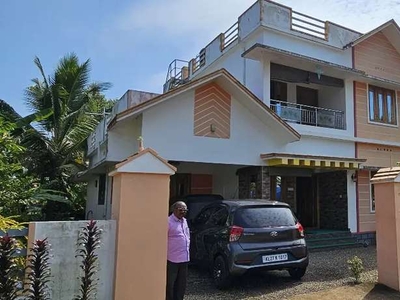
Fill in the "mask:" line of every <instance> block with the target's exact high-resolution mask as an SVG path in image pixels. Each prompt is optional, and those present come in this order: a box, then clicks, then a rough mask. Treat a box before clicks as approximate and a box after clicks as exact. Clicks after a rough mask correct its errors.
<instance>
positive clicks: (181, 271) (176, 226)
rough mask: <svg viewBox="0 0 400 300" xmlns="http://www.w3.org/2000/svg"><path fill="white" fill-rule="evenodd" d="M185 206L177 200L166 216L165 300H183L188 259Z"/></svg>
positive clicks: (188, 237) (188, 235)
mask: <svg viewBox="0 0 400 300" xmlns="http://www.w3.org/2000/svg"><path fill="white" fill-rule="evenodd" d="M186 213H187V206H186V204H185V203H184V202H182V201H178V202H176V203H174V204H173V205H172V214H171V215H170V216H169V218H168V253H167V259H168V261H167V300H183V297H184V295H185V290H186V278H187V270H188V262H189V260H190V254H189V247H190V231H189V227H188V224H187V221H186V218H185V215H186Z"/></svg>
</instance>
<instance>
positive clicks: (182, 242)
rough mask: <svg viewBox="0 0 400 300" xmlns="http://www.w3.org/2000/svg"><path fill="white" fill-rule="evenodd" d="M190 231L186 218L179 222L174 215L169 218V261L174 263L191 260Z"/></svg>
mask: <svg viewBox="0 0 400 300" xmlns="http://www.w3.org/2000/svg"><path fill="white" fill-rule="evenodd" d="M189 248H190V231H189V227H188V224H187V221H186V219H185V218H183V219H182V220H179V219H178V218H177V217H175V215H174V214H171V215H170V216H169V218H168V253H167V259H168V260H169V261H170V262H173V263H182V262H188V261H189V260H190V254H189Z"/></svg>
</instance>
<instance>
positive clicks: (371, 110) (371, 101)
mask: <svg viewBox="0 0 400 300" xmlns="http://www.w3.org/2000/svg"><path fill="white" fill-rule="evenodd" d="M374 102H375V93H374V91H373V90H372V89H370V90H369V119H370V120H374V118H375V116H374V112H375V109H374Z"/></svg>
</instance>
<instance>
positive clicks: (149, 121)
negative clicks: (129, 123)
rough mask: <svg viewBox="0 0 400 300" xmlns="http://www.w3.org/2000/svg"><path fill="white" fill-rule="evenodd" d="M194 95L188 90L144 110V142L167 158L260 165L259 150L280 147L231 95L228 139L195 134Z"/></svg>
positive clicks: (271, 135)
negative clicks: (229, 134)
mask: <svg viewBox="0 0 400 300" xmlns="http://www.w3.org/2000/svg"><path fill="white" fill-rule="evenodd" d="M193 99H194V92H193V91H189V92H186V93H184V94H183V95H180V96H178V97H176V98H173V99H171V100H169V101H167V102H164V103H162V104H159V105H157V106H155V107H153V108H150V109H148V110H147V111H145V112H144V113H143V138H144V144H145V146H146V147H152V148H154V149H155V150H156V151H157V152H158V153H159V154H160V155H161V157H163V158H165V159H168V160H178V161H188V162H190V161H192V162H207V163H223V164H237V165H260V164H262V161H261V159H260V157H259V155H260V153H265V152H268V151H270V152H272V151H275V150H277V149H279V144H278V143H277V142H276V141H277V140H279V137H278V136H274V134H275V133H273V132H270V131H268V128H267V127H266V126H265V125H264V124H263V123H262V122H261V121H260V120H259V119H258V118H256V117H255V116H254V115H253V114H252V113H251V112H250V111H249V110H248V109H247V108H245V107H243V106H242V105H241V104H240V103H239V102H238V101H237V100H236V99H234V98H232V111H231V136H230V138H229V139H218V138H208V137H198V136H195V135H194V133H193V120H194V100H193Z"/></svg>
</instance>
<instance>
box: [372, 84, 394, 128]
mask: <svg viewBox="0 0 400 300" xmlns="http://www.w3.org/2000/svg"><path fill="white" fill-rule="evenodd" d="M368 98H369V99H368V101H369V105H368V106H369V120H370V121H373V122H379V123H385V124H392V125H396V124H397V119H396V118H397V114H396V109H397V107H396V97H395V94H394V91H392V90H387V89H384V88H379V87H376V86H369V91H368Z"/></svg>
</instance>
